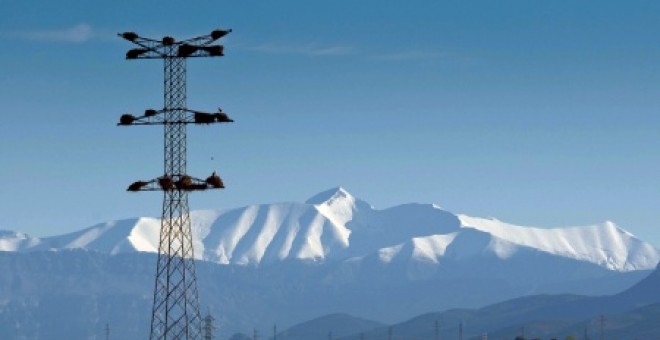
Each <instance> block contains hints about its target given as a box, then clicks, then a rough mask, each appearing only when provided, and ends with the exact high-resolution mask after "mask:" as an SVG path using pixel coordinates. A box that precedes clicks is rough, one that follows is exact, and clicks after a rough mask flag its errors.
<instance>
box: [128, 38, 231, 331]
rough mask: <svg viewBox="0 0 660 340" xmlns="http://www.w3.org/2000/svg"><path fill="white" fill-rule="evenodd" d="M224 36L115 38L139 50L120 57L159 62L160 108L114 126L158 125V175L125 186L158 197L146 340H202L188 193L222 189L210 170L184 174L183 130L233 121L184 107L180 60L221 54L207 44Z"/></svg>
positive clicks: (183, 74) (217, 47) (182, 63)
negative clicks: (160, 207)
mask: <svg viewBox="0 0 660 340" xmlns="http://www.w3.org/2000/svg"><path fill="white" fill-rule="evenodd" d="M229 32H231V30H215V31H213V32H211V34H208V35H203V36H199V37H195V38H191V39H188V40H183V41H176V40H175V39H174V38H172V37H164V38H163V39H162V40H155V39H150V38H144V37H140V36H138V35H137V34H136V33H133V32H125V33H120V34H119V36H120V37H122V38H124V39H126V40H128V41H130V42H132V43H134V44H136V45H138V46H139V47H138V48H135V49H132V50H129V51H128V52H127V53H126V59H163V60H164V74H165V80H164V101H165V104H164V107H163V109H161V110H154V109H148V110H145V112H144V115H142V116H134V115H131V114H124V115H122V116H121V118H120V121H119V124H118V125H122V126H129V125H163V126H164V170H163V171H164V174H163V175H162V176H160V177H158V178H156V179H152V180H149V181H137V182H134V183H133V184H131V185H130V186H129V187H128V191H163V193H164V198H163V214H162V222H161V230H160V241H159V244H158V263H157V266H156V282H155V288H154V300H153V309H152V315H151V331H150V339H152V340H193V339H195V340H197V339H201V337H202V318H201V316H200V312H199V294H198V291H197V279H196V275H195V263H194V250H193V243H192V232H191V228H190V214H189V208H188V193H189V192H190V191H195V190H207V189H222V188H224V184H223V182H222V180H221V179H220V177H219V176H218V175H216V174H215V172H214V173H213V174H212V175H211V176H209V177H208V178H206V179H199V178H195V177H191V176H189V175H188V174H187V172H186V150H187V145H186V126H187V125H188V124H211V123H229V122H233V120H231V119H229V117H228V116H227V115H226V114H225V113H223V112H222V110H221V109H218V112H215V113H207V112H201V111H193V110H189V109H187V108H186V59H187V58H191V57H216V56H222V55H223V46H222V45H212V43H213V42H214V41H216V40H218V39H220V38H222V37H223V36H225V35H227V34H228V33H229Z"/></svg>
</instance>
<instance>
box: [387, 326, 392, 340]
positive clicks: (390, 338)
mask: <svg viewBox="0 0 660 340" xmlns="http://www.w3.org/2000/svg"><path fill="white" fill-rule="evenodd" d="M387 340H392V326H390V327H389V328H388V329H387Z"/></svg>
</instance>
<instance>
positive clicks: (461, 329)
mask: <svg viewBox="0 0 660 340" xmlns="http://www.w3.org/2000/svg"><path fill="white" fill-rule="evenodd" d="M458 340H463V321H461V322H459V323H458Z"/></svg>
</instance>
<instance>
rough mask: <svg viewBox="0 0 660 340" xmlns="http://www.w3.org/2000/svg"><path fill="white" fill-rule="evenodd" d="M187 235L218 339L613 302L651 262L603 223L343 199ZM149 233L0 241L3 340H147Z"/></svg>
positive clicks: (142, 225) (219, 220)
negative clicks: (355, 322)
mask: <svg viewBox="0 0 660 340" xmlns="http://www.w3.org/2000/svg"><path fill="white" fill-rule="evenodd" d="M192 226H193V237H194V242H195V251H196V256H197V257H198V258H199V259H200V260H203V261H200V262H198V265H197V275H198V284H199V292H200V297H201V299H202V303H203V307H205V308H209V309H210V311H211V312H212V313H213V314H214V316H215V317H216V318H217V320H218V324H219V326H220V327H221V329H222V330H223V332H227V333H224V334H233V333H234V332H237V331H246V332H250V331H251V330H252V328H253V327H259V326H263V325H268V326H267V327H269V328H270V327H272V325H273V323H277V324H278V326H280V327H288V326H290V325H293V324H295V323H298V322H301V321H304V320H309V319H310V318H314V317H318V316H323V315H327V314H330V313H336V312H343V313H349V314H351V315H355V316H359V317H363V318H366V319H372V320H377V321H379V322H385V323H393V322H398V321H402V320H404V319H406V318H408V317H410V316H413V315H419V314H422V313H425V312H431V311H438V310H445V309H449V308H456V307H467V308H476V307H481V306H485V305H487V304H492V303H495V302H499V301H503V300H506V299H511V298H515V297H520V296H524V295H530V294H548V293H576V294H587V295H603V294H613V293H617V292H620V291H622V290H624V289H626V288H628V287H630V286H632V285H633V284H635V283H636V282H638V281H639V280H641V279H642V278H643V277H644V276H646V275H648V274H649V273H650V272H651V271H652V270H653V269H654V267H655V265H656V263H657V262H658V260H659V259H660V254H659V252H658V250H657V249H655V248H654V247H653V246H651V245H649V244H648V243H645V242H643V241H641V240H639V239H637V238H635V237H634V236H633V235H631V234H630V233H628V232H626V231H625V230H623V229H621V228H619V227H617V226H615V225H614V224H613V223H611V222H605V223H603V224H600V225H593V226H585V227H568V228H553V229H547V228H533V227H522V226H515V225H511V224H507V223H503V222H500V221H497V220H494V219H482V218H475V217H469V216H466V215H457V214H453V213H451V212H448V211H445V210H443V209H441V208H440V207H438V206H435V205H431V204H403V205H399V206H395V207H391V208H388V209H382V210H379V209H376V208H374V207H372V206H371V205H370V204H368V203H366V202H364V201H362V200H360V199H357V198H355V197H354V196H352V195H351V194H349V193H348V192H347V191H346V190H344V189H342V188H337V189H332V190H329V191H325V192H323V193H320V194H318V195H315V196H314V197H312V198H310V199H309V200H308V201H307V202H305V203H277V204H263V205H252V206H247V207H242V208H236V209H225V210H204V211H194V212H193V213H192ZM159 227H160V221H159V220H158V219H155V218H147V217H142V218H136V219H127V220H120V221H114V222H108V223H102V224H98V225H95V226H93V227H90V228H87V229H84V230H81V231H77V232H74V233H69V234H65V235H59V236H53V237H44V238H35V237H30V236H28V235H25V234H22V233H18V232H11V231H5V232H0V273H2V275H0V338H10V339H15V338H16V339H17V338H25V339H41V338H69V339H89V338H94V336H96V335H94V334H101V333H98V332H102V329H103V327H104V326H105V322H106V321H107V320H110V321H109V322H110V323H111V324H115V325H128V326H126V327H122V328H121V330H117V331H116V332H120V333H116V334H118V336H119V337H120V338H125V339H133V338H142V337H144V336H146V334H148V329H147V328H148V320H147V318H148V316H149V315H150V314H149V309H150V303H151V297H152V292H151V289H152V287H153V281H152V280H153V271H154V270H155V254H154V253H155V252H156V249H157V240H158V233H159ZM540 269H542V270H540ZM62 315H66V316H67V317H66V318H64V319H62V318H61V317H60V316H62ZM48 320H57V322H50V321H48ZM25 325H36V326H34V327H31V326H30V327H28V326H25ZM44 334H48V335H49V337H45V336H43V335H44ZM52 334H61V336H59V337H57V336H56V337H50V335H52ZM72 334H77V335H75V336H72ZM223 338H224V337H223Z"/></svg>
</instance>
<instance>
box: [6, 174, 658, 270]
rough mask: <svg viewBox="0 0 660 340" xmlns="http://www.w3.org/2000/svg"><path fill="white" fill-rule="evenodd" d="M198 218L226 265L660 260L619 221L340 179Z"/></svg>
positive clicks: (78, 235) (107, 228)
mask: <svg viewBox="0 0 660 340" xmlns="http://www.w3.org/2000/svg"><path fill="white" fill-rule="evenodd" d="M191 220H192V229H193V238H194V241H193V242H194V246H195V249H196V258H197V259H201V260H206V261H211V262H216V263H220V264H232V265H257V266H258V265H268V264H272V263H275V262H281V261H287V260H293V261H301V262H305V263H327V262H336V261H347V260H352V261H355V260H359V259H364V258H367V257H369V256H373V255H377V257H378V258H379V259H380V261H381V263H382V264H384V265H387V264H388V263H390V262H392V261H393V260H394V258H395V257H397V256H403V254H406V252H403V253H402V252H400V250H401V249H406V248H407V247H408V248H412V251H411V252H407V254H408V255H407V257H406V258H405V259H404V260H405V261H409V262H422V263H428V262H433V263H436V264H437V265H440V264H441V262H442V260H443V259H446V257H447V256H452V257H453V258H454V259H460V258H469V257H474V256H483V255H485V254H490V255H491V256H493V257H497V258H499V259H504V260H505V259H507V258H509V257H511V256H512V255H514V254H516V253H517V252H520V251H524V250H525V249H533V250H538V251H541V252H544V253H548V254H552V255H553V256H557V257H560V258H569V259H573V260H576V261H582V262H588V263H592V264H596V265H598V266H600V267H603V268H605V269H607V270H613V271H620V272H626V271H635V270H650V269H653V268H655V265H656V264H657V263H658V261H659V260H660V252H659V251H658V250H657V249H656V248H655V247H653V246H652V245H650V244H648V243H646V242H643V241H642V240H640V239H638V238H636V237H635V236H634V235H632V234H631V233H629V232H628V231H626V230H624V229H622V228H620V227H618V226H617V225H615V224H614V223H613V222H604V223H602V224H598V225H591V226H583V227H564V228H536V227H523V226H518V225H514V224H509V223H505V222H501V221H499V220H497V219H492V218H491V219H485V218H478V217H471V216H468V215H464V214H453V213H451V212H448V211H445V210H443V209H441V208H439V207H438V206H436V205H433V204H420V203H407V204H401V205H397V206H393V207H390V208H387V209H382V210H379V209H375V208H374V207H372V206H371V205H370V204H369V203H367V202H365V201H363V200H360V199H358V198H356V197H354V196H353V195H351V194H350V193H349V192H348V191H347V190H346V189H344V188H342V187H337V188H333V189H330V190H326V191H323V192H321V193H319V194H316V195H314V196H312V197H311V198H310V199H308V200H307V201H306V202H305V203H296V202H286V203H272V204H255V205H248V206H244V207H240V208H233V209H222V210H210V209H207V210H196V211H193V212H191ZM159 228H160V221H159V220H158V219H156V218H150V217H138V218H131V219H123V220H117V221H110V222H106V223H99V224H96V225H94V226H92V227H89V228H86V229H83V230H80V231H76V232H72V233H67V234H63V235H57V236H51V237H44V238H35V237H30V236H28V235H25V234H23V233H19V232H13V231H3V232H0V250H1V251H34V250H58V249H72V248H81V249H89V250H95V251H100V252H105V253H109V254H117V253H120V252H133V251H137V252H156V251H157V248H158V244H157V242H158V233H159ZM471 230H473V231H471ZM475 231H476V232H475ZM468 237H472V239H467V238H468ZM484 237H485V238H484ZM458 241H461V242H462V243H460V244H461V246H460V247H459V243H458Z"/></svg>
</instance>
